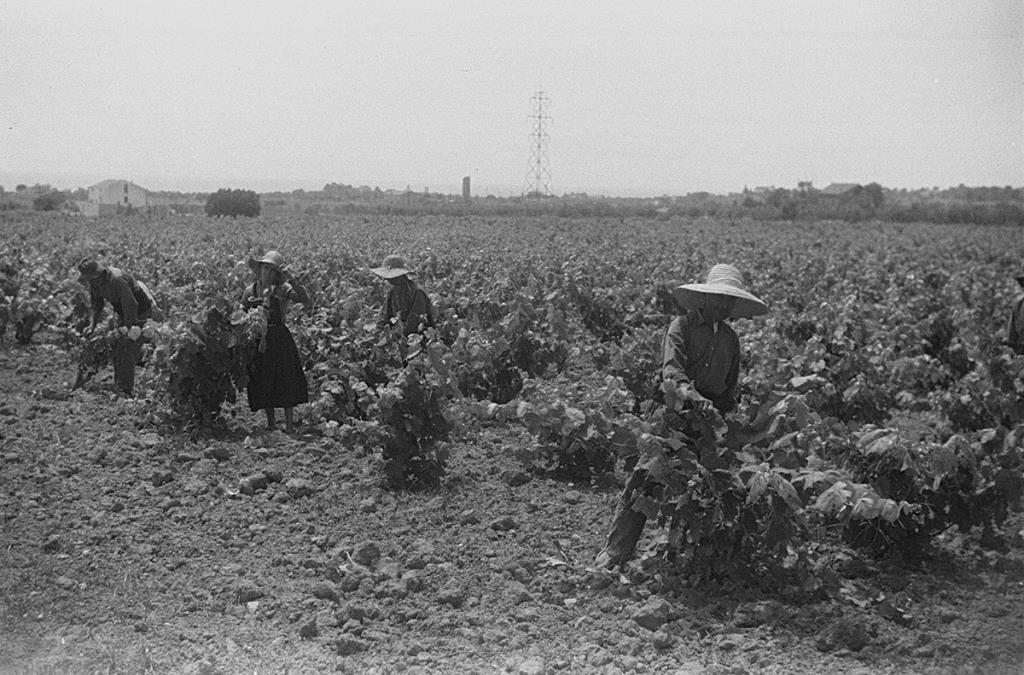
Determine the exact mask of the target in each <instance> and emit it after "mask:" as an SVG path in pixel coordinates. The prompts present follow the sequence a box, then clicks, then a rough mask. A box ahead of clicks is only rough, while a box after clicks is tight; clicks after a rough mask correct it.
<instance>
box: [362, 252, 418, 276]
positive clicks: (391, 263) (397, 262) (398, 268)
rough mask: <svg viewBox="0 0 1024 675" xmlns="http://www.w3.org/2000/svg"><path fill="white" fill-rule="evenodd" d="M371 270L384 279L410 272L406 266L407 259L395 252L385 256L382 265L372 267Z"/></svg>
mask: <svg viewBox="0 0 1024 675" xmlns="http://www.w3.org/2000/svg"><path fill="white" fill-rule="evenodd" d="M370 271H371V272H373V273H374V274H376V275H377V276H378V277H381V278H384V279H394V278H396V277H401V276H404V275H406V274H409V269H408V268H407V267H406V266H405V260H404V259H403V258H402V256H400V255H396V254H394V253H392V254H391V255H389V256H387V257H386V258H384V261H383V262H382V263H381V264H380V267H371V268H370Z"/></svg>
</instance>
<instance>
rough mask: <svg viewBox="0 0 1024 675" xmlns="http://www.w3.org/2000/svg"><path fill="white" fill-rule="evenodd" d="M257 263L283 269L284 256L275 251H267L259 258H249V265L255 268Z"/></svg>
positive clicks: (279, 269)
mask: <svg viewBox="0 0 1024 675" xmlns="http://www.w3.org/2000/svg"><path fill="white" fill-rule="evenodd" d="M258 265H270V266H271V267H273V268H275V269H276V270H277V271H279V272H280V271H281V270H283V269H284V256H283V255H281V254H280V253H278V252H277V251H267V252H266V253H264V254H263V257H261V258H249V267H251V268H253V269H256V267H257V266H258Z"/></svg>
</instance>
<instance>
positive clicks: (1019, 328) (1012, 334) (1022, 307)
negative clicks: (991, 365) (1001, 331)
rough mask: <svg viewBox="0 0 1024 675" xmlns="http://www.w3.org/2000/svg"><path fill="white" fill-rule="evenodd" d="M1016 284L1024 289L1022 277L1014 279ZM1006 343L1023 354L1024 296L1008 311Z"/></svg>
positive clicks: (1023, 277)
mask: <svg viewBox="0 0 1024 675" xmlns="http://www.w3.org/2000/svg"><path fill="white" fill-rule="evenodd" d="M1016 279H1017V284H1018V285H1019V286H1020V287H1021V288H1024V275H1022V276H1018V277H1016ZM1006 342H1007V344H1009V345H1010V346H1011V347H1013V350H1014V351H1015V352H1017V353H1018V354H1024V295H1020V296H1018V297H1017V299H1016V300H1014V302H1013V309H1012V310H1010V325H1009V327H1008V328H1007V331H1006Z"/></svg>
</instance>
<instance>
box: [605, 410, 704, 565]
mask: <svg viewBox="0 0 1024 675" xmlns="http://www.w3.org/2000/svg"><path fill="white" fill-rule="evenodd" d="M662 412H663V415H662V417H661V425H662V431H663V432H664V431H665V430H666V429H668V428H671V429H675V430H676V431H681V432H682V433H683V434H684V436H685V437H687V438H689V439H691V440H696V439H697V438H699V437H700V436H701V434H702V429H701V427H700V426H699V425H695V424H693V423H692V422H691V421H688V420H686V419H684V418H683V417H681V416H679V415H678V414H676V413H673V412H671V411H662ZM663 495H664V486H663V485H662V484H661V483H660V482H657V481H654V480H649V479H648V475H647V469H646V468H644V467H643V466H642V465H639V466H636V467H635V468H634V469H633V472H632V473H631V474H630V476H629V480H627V481H626V485H625V487H623V488H622V492H621V493H619V500H618V503H617V504H616V506H615V517H614V518H612V526H611V529H610V530H609V532H608V541H607V542H606V543H605V547H604V550H605V553H607V554H608V556H609V558H610V561H611V562H612V563H614V564H617V565H621V564H623V563H625V562H626V561H627V560H630V559H631V558H632V557H633V555H634V554H635V553H636V545H637V542H639V541H640V536H641V535H642V534H643V532H644V525H646V524H647V516H646V515H645V514H644V513H642V512H640V511H638V510H636V508H635V506H634V505H635V503H636V498H637V497H638V496H644V497H649V498H651V499H653V500H655V501H658V502H660V501H661V499H662V497H663Z"/></svg>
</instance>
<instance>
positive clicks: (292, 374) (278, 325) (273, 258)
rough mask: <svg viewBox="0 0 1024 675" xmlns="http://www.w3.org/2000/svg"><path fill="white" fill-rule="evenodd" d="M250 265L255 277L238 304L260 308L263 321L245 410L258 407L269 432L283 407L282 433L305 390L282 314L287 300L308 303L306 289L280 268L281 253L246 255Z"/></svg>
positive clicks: (289, 430)
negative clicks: (276, 410)
mask: <svg viewBox="0 0 1024 675" xmlns="http://www.w3.org/2000/svg"><path fill="white" fill-rule="evenodd" d="M249 267H250V268H251V269H252V271H253V273H254V274H255V275H256V278H255V279H254V280H253V282H252V284H251V285H250V286H249V287H248V288H246V290H245V295H244V296H243V298H242V306H243V307H245V309H247V310H249V309H253V308H255V307H261V308H263V310H264V311H265V316H266V321H267V325H266V330H265V332H264V333H263V335H262V336H261V338H260V341H259V344H258V346H257V350H256V355H255V357H254V360H253V364H252V369H251V371H250V372H249V383H248V385H247V386H246V394H247V396H248V399H249V409H250V410H252V411H253V412H255V411H257V410H261V409H262V410H263V411H264V412H265V413H266V416H267V429H268V430H271V431H272V430H274V429H276V428H277V421H276V420H275V413H274V410H275V408H283V409H284V424H285V431H286V432H287V433H292V432H294V431H295V421H294V416H293V410H294V408H295V406H297V405H299V404H300V403H307V402H308V401H309V388H308V385H307V384H306V375H305V373H303V372H302V362H301V360H300V359H299V350H298V348H297V347H296V346H295V339H294V338H292V334H291V332H290V331H289V330H288V326H287V325H285V318H286V317H287V315H288V305H289V303H292V302H299V303H303V304H309V293H308V292H307V291H306V289H305V287H304V286H303V285H302V284H300V283H299V281H298V280H297V279H295V278H294V277H293V276H292V275H291V274H290V273H289V272H288V270H287V269H285V264H284V256H282V255H281V254H280V253H278V252H277V251H267V252H266V253H265V254H263V255H262V256H261V257H259V258H249Z"/></svg>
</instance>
